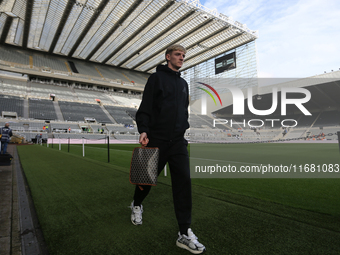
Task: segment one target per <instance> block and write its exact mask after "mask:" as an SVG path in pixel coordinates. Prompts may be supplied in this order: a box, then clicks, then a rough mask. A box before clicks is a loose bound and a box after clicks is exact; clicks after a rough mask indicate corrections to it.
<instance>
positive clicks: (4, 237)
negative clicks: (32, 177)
mask: <svg viewBox="0 0 340 255" xmlns="http://www.w3.org/2000/svg"><path fill="white" fill-rule="evenodd" d="M7 152H8V153H10V154H11V155H12V156H13V160H12V164H11V165H10V166H0V254H1V255H21V254H24V255H39V254H46V249H45V248H44V247H42V245H43V241H40V244H39V242H38V239H39V240H42V234H41V232H40V230H39V229H36V228H37V226H38V223H37V219H36V216H35V212H34V211H31V210H32V209H31V208H33V206H32V201H31V200H30V197H29V195H28V189H27V187H26V184H25V180H24V176H23V174H22V173H23V172H22V169H21V164H20V161H19V157H18V153H17V149H16V145H9V146H8V151H7ZM32 215H33V216H32ZM37 236H38V238H37Z"/></svg>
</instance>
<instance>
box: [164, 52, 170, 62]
mask: <svg viewBox="0 0 340 255" xmlns="http://www.w3.org/2000/svg"><path fill="white" fill-rule="evenodd" d="M165 58H166V59H167V60H168V61H170V54H169V53H168V54H166V55H165Z"/></svg>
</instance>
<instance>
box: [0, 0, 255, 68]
mask: <svg viewBox="0 0 340 255" xmlns="http://www.w3.org/2000/svg"><path fill="white" fill-rule="evenodd" d="M257 38H258V32H257V31H252V30H250V29H248V28H247V26H246V25H245V24H241V23H240V22H238V21H234V20H233V19H232V18H231V17H227V16H226V15H223V14H221V13H218V12H217V10H210V9H208V8H206V7H204V6H202V5H201V4H200V2H199V0H176V1H173V0H147V1H146V0H0V44H1V43H2V44H11V45H16V46H19V47H21V48H23V49H33V50H38V51H42V52H46V53H50V54H59V55H63V56H67V57H70V58H78V59H84V60H87V61H92V62H96V63H102V64H107V65H112V66H117V67H122V68H127V69H131V70H136V71H142V72H153V71H154V70H155V67H156V66H157V65H159V64H161V63H164V62H165V61H164V51H165V49H166V48H167V47H168V46H169V45H172V44H175V43H176V44H182V45H183V46H185V47H186V48H187V50H188V51H187V54H186V62H185V65H184V66H183V67H182V70H185V69H188V68H190V67H192V66H195V65H197V64H199V63H202V62H204V61H206V60H209V59H211V58H213V57H215V56H218V55H221V54H222V53H224V52H227V51H229V50H232V49H235V48H237V47H239V46H241V45H244V44H246V43H248V42H251V41H253V40H255V39H257Z"/></svg>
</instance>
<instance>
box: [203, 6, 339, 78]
mask: <svg viewBox="0 0 340 255" xmlns="http://www.w3.org/2000/svg"><path fill="white" fill-rule="evenodd" d="M201 4H203V5H204V6H206V7H208V8H210V9H214V8H216V9H217V10H218V12H219V13H223V14H225V15H227V16H231V17H232V18H233V19H234V20H236V21H239V22H241V23H243V24H246V25H247V27H248V28H250V29H251V30H258V31H259V39H257V43H256V45H257V53H258V74H259V77H272V78H300V77H310V76H313V75H316V74H322V73H324V71H326V72H331V70H334V71H336V70H339V68H340V0H324V1H321V0H300V1H293V0H285V1H283V0H201Z"/></svg>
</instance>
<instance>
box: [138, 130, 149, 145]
mask: <svg viewBox="0 0 340 255" xmlns="http://www.w3.org/2000/svg"><path fill="white" fill-rule="evenodd" d="M139 143H140V144H141V145H142V146H143V147H144V146H146V145H147V144H148V143H149V138H148V135H147V134H146V133H145V132H144V133H141V134H140V136H139Z"/></svg>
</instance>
